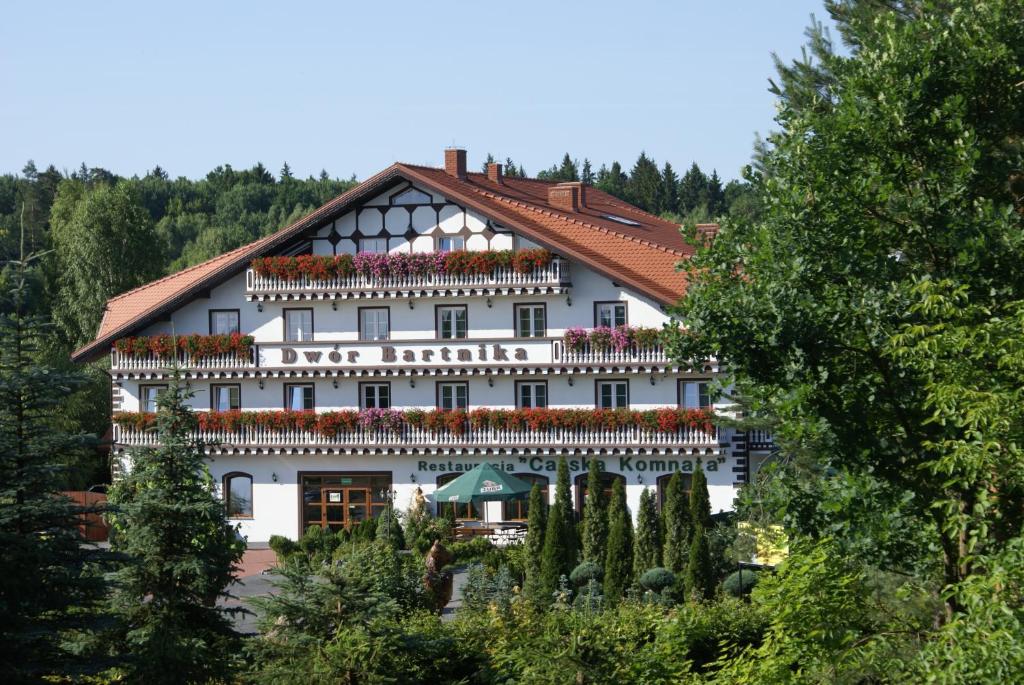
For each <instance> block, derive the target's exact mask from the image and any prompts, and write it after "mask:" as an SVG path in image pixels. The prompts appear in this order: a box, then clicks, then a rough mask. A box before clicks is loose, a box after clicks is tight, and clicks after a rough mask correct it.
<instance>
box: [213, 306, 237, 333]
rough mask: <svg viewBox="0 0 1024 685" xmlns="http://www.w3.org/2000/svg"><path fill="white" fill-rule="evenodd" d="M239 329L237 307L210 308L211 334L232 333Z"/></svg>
mask: <svg viewBox="0 0 1024 685" xmlns="http://www.w3.org/2000/svg"><path fill="white" fill-rule="evenodd" d="M239 330H240V329H239V324H238V310H237V309H211V310H210V335H231V334H232V333H238V332H239Z"/></svg>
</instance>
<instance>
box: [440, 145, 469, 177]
mask: <svg viewBox="0 0 1024 685" xmlns="http://www.w3.org/2000/svg"><path fill="white" fill-rule="evenodd" d="M444 170H445V172H446V173H447V174H448V175H449V176H454V177H455V178H461V179H465V178H466V151H465V150H463V149H462V148H458V147H448V148H445V150H444Z"/></svg>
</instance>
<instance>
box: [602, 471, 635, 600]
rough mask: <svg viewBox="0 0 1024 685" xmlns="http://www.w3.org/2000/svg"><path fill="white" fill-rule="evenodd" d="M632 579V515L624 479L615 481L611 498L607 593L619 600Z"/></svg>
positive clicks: (605, 572) (606, 569)
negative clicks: (627, 503)
mask: <svg viewBox="0 0 1024 685" xmlns="http://www.w3.org/2000/svg"><path fill="white" fill-rule="evenodd" d="M632 579H633V517H632V516H630V514H629V508H628V507H627V506H626V486H625V485H623V484H622V480H621V479H616V480H615V484H614V485H612V497H611V500H610V501H609V502H608V557H607V559H606V561H605V565H604V595H605V598H606V599H607V601H609V602H611V603H615V602H617V601H618V600H619V599H621V598H622V596H623V595H624V594H625V592H626V589H627V588H628V587H629V585H630V582H631V581H632Z"/></svg>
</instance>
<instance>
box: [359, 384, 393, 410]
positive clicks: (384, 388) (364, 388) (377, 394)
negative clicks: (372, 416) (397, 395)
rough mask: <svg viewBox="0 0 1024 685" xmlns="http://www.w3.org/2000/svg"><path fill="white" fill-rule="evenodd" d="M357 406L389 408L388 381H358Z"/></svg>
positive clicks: (389, 389) (389, 388) (389, 386)
mask: <svg viewBox="0 0 1024 685" xmlns="http://www.w3.org/2000/svg"><path fill="white" fill-rule="evenodd" d="M359 406H360V407H362V408H363V409H390V408H391V384H390V383H360V384H359Z"/></svg>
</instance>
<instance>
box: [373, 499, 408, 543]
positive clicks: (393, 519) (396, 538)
mask: <svg viewBox="0 0 1024 685" xmlns="http://www.w3.org/2000/svg"><path fill="white" fill-rule="evenodd" d="M375 539H377V540H381V541H383V542H385V543H387V544H388V545H390V546H391V548H392V549H396V550H397V549H402V547H403V546H404V545H405V532H404V531H403V530H402V524H401V523H400V522H399V520H398V514H397V513H396V512H395V510H394V509H393V508H391V507H390V506H389V507H387V508H386V510H385V511H384V512H383V513H382V514H381V515H380V516H378V517H377V530H376V535H375Z"/></svg>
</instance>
